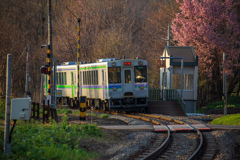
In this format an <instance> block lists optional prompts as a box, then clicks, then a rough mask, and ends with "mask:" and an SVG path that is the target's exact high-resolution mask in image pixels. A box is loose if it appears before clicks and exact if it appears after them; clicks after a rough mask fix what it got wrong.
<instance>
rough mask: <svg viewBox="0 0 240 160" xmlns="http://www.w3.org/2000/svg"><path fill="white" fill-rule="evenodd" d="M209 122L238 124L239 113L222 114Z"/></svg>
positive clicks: (239, 121) (239, 119)
mask: <svg viewBox="0 0 240 160" xmlns="http://www.w3.org/2000/svg"><path fill="white" fill-rule="evenodd" d="M211 124H216V125H237V126H239V125H240V113H238V114H231V115H227V116H222V117H220V118H216V119H214V120H213V121H212V122H211Z"/></svg>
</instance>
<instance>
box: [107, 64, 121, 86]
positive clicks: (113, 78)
mask: <svg viewBox="0 0 240 160" xmlns="http://www.w3.org/2000/svg"><path fill="white" fill-rule="evenodd" d="M108 83H109V84H113V83H121V68H120V67H109V68H108Z"/></svg>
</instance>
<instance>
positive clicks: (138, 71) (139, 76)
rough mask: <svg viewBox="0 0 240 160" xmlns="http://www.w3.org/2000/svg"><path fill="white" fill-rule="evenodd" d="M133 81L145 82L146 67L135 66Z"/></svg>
mask: <svg viewBox="0 0 240 160" xmlns="http://www.w3.org/2000/svg"><path fill="white" fill-rule="evenodd" d="M134 71H135V82H147V67H146V66H135V67H134Z"/></svg>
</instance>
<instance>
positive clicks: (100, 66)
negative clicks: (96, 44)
mask: <svg viewBox="0 0 240 160" xmlns="http://www.w3.org/2000/svg"><path fill="white" fill-rule="evenodd" d="M97 68H106V66H97V67H86V68H79V69H80V70H84V69H97Z"/></svg>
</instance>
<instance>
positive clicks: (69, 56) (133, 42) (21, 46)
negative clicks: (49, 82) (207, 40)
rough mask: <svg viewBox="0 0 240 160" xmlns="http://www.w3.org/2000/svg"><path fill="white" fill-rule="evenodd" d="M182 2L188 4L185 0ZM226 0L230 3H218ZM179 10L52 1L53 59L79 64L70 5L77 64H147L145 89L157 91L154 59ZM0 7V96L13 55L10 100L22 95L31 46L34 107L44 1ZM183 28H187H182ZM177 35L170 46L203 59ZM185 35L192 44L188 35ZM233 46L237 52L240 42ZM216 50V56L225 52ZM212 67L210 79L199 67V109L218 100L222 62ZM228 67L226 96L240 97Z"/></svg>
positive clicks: (122, 2) (169, 4)
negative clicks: (99, 60) (100, 60)
mask: <svg viewBox="0 0 240 160" xmlns="http://www.w3.org/2000/svg"><path fill="white" fill-rule="evenodd" d="M185 1H187V0H183V2H185ZM210 1H211V0H210ZM224 1H228V0H223V1H222V2H224ZM220 3H221V2H220ZM233 4H234V5H233V6H231V10H236V12H237V23H238V25H239V24H240V15H239V13H240V5H239V3H238V2H237V0H236V1H233ZM181 5H182V4H180V3H178V1H177V2H176V1H175V0H52V20H53V57H54V58H56V59H57V61H58V63H60V62H67V61H76V60H77V21H76V19H75V18H74V17H73V16H72V15H71V13H70V12H69V11H68V10H67V9H66V6H68V7H69V8H70V9H71V10H72V11H73V12H74V13H75V14H76V15H77V16H79V17H80V18H81V27H80V39H81V40H80V41H81V45H80V61H86V62H88V61H89V60H90V59H91V60H92V61H93V62H94V61H96V59H97V58H122V55H125V56H126V58H136V57H139V58H141V59H147V60H148V65H149V68H148V73H149V78H148V80H149V87H150V88H151V89H153V88H159V68H157V62H156V60H157V59H158V58H159V56H160V54H162V52H163V50H164V47H165V46H166V44H167V42H166V41H165V40H164V39H166V38H167V28H168V25H172V24H174V23H173V22H175V24H176V14H177V13H185V12H184V8H182V9H181V8H179V7H180V6H181ZM0 8H1V9H0V56H1V59H0V96H2V97H4V96H5V92H6V89H5V88H6V59H7V54H8V53H11V54H12V55H13V66H12V70H13V71H12V72H13V73H12V96H14V97H23V96H24V91H25V82H26V80H25V79H26V75H25V73H26V48H27V44H29V45H30V59H29V62H30V64H29V65H30V67H29V68H30V73H29V74H30V77H31V81H30V83H29V90H30V91H31V92H32V93H33V100H32V101H35V102H38V101H39V95H40V84H41V83H40V82H41V78H40V77H41V73H40V67H41V66H43V65H45V64H46V56H47V54H46V49H41V45H44V44H47V38H48V37H47V34H48V28H47V27H48V4H47V0H34V1H32V0H24V1H17V0H1V3H0ZM185 10H187V8H186V7H185ZM177 18H179V17H177ZM185 18H186V19H190V18H189V17H185ZM173 27H174V26H173ZM181 27H185V28H186V25H184V26H181ZM176 31H177V30H176V26H175V30H173V32H172V34H171V39H173V38H174V39H173V40H172V41H171V45H172V46H177V45H183V44H184V45H192V46H193V47H194V48H195V50H196V53H197V54H198V56H199V57H201V54H202V53H203V52H204V51H203V50H200V51H199V50H198V44H194V43H185V42H184V43H183V42H182V41H181V39H178V38H177V37H178V36H179V35H177V34H176ZM174 32H175V33H174ZM174 34H175V35H176V36H175V37H174ZM185 35H186V37H187V38H188V37H190V38H189V40H190V39H191V35H189V36H187V35H188V34H187V33H185ZM186 37H185V38H186ZM187 38H186V39H187ZM196 39H197V38H196ZM235 41H236V42H239V41H240V37H236V39H235ZM205 47H206V52H209V50H207V48H208V46H205ZM234 47H235V49H238V50H239V43H236V45H235V46H234ZM217 51H218V53H217V54H219V55H220V54H222V51H223V50H221V49H219V50H217ZM202 56H205V55H202ZM236 57H237V58H235V61H234V62H232V63H235V64H239V62H240V61H239V59H240V57H239V52H237V56H236ZM214 62H218V63H217V67H218V72H216V73H215V75H214V76H210V77H209V75H212V74H209V73H206V72H202V71H203V70H204V69H206V68H207V66H206V65H209V64H206V65H205V66H204V65H200V66H199V70H200V72H199V80H198V107H200V106H205V105H207V104H208V103H210V102H214V101H217V100H219V99H221V96H222V83H221V81H222V75H221V67H222V63H221V62H222V60H221V59H217V60H215V61H214V60H213V61H210V62H209V63H210V64H211V65H213V64H214ZM213 66H214V65H213ZM231 67H232V68H231V70H232V72H231V73H230V72H229V75H228V80H229V81H228V91H229V92H228V95H230V94H232V93H236V94H239V92H240V69H239V65H235V66H231ZM215 76H218V77H215ZM216 93H217V94H216Z"/></svg>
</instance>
